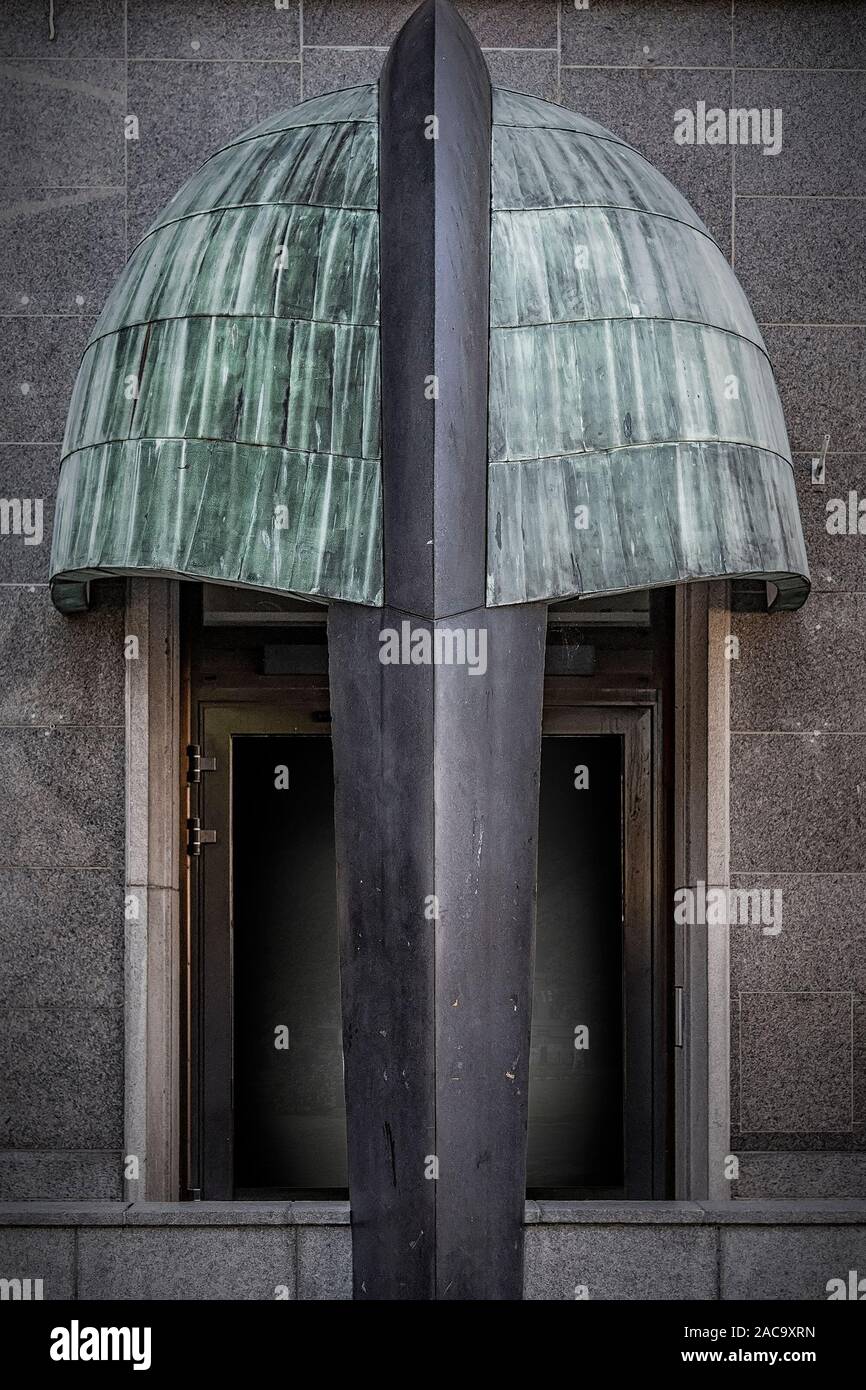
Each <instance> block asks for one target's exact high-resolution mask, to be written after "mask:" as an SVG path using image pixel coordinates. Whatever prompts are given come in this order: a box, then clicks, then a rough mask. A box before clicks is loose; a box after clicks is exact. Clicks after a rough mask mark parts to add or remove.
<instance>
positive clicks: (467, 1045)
mask: <svg viewBox="0 0 866 1390" xmlns="http://www.w3.org/2000/svg"><path fill="white" fill-rule="evenodd" d="M490 101H491V98H490V81H489V76H488V74H487V69H486V66H485V64H484V60H483V57H482V55H481V52H480V49H479V48H478V45H477V43H476V42H475V40H474V38H473V37H472V35H471V33H470V32H469V30H468V29H467V27H466V25H465V24H464V23H463V21H462V20H461V19H460V18H459V16H458V15H457V13H456V11H455V10H454V9H453V8H452V7H451V5H449V4H447V3H445V0H427V3H426V4H424V5H422V6H421V8H420V9H419V10H418V11H416V13H415V14H414V15H413V16H412V18H411V19H410V20H409V22H408V23H407V24H406V26H405V27H404V29H403V30H402V31H401V33H400V34H399V35H398V37H397V39H396V40H395V42H394V45H393V47H392V49H391V52H390V54H389V57H388V60H387V63H386V65H385V69H384V71H383V76H382V79H381V83H380V141H381V185H380V190H381V191H380V209H381V211H380V220H381V306H382V313H381V323H382V401H383V406H382V414H383V489H384V575H385V604H386V606H385V607H384V608H383V609H379V610H377V609H364V608H360V607H357V606H355V605H350V604H344V603H334V604H332V606H331V608H330V613H329V649H330V655H329V661H330V671H331V708H332V718H333V738H334V767H335V792H336V800H335V816H336V832H337V860H338V911H339V917H340V941H341V970H342V988H343V1040H344V1051H345V1061H346V1104H347V1122H348V1144H349V1189H350V1200H351V1205H352V1228H353V1258H354V1279H355V1297H356V1298H382V1299H435V1298H440V1299H514V1298H520V1297H521V1295H522V1282H523V1230H522V1224H523V1204H524V1193H525V1145H526V1119H527V1084H528V1075H529V1029H530V1005H531V982H532V938H533V911H534V893H535V859H536V834H537V820H538V776H539V765H540V729H541V693H542V684H543V668H544V637H545V620H546V606H545V605H534V606H520V607H512V608H499V609H486V608H485V607H484V602H485V574H486V562H485V557H486V514H487V361H488V335H489V315H488V284H489V241H490V122H491V112H490ZM434 118H435V119H434ZM392 634H393V635H392ZM383 641H384V642H389V641H390V643H391V644H393V643H395V642H396V651H395V652H391V653H390V654H391V655H392V656H394V655H396V657H397V660H396V662H394V663H393V664H392V663H390V662H385V661H383V659H382V658H383V657H384V656H386V655H388V652H387V649H386V648H384V647H383ZM437 642H440V643H442V649H441V650H440V651H439V652H438V656H437V651H436V644H437ZM425 643H426V644H428V645H429V647H430V650H429V652H427V653H426V654H425V652H424V650H423V647H424V644H425ZM448 655H450V656H451V658H452V659H451V660H450V661H449V660H448ZM455 656H456V658H457V659H456V660H455V659H454V657H455Z"/></svg>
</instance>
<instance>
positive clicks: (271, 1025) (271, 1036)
mask: <svg viewBox="0 0 866 1390" xmlns="http://www.w3.org/2000/svg"><path fill="white" fill-rule="evenodd" d="M200 709H201V740H202V747H203V752H204V753H205V755H206V756H207V757H209V758H212V759H213V760H214V762H215V765H216V766H215V769H214V770H213V771H211V772H206V773H204V774H203V777H202V783H201V800H200V803H199V809H200V812H201V816H202V824H203V826H206V827H207V828H208V829H213V830H214V831H215V833H216V840H215V842H214V843H212V844H208V845H207V846H206V847H205V848H204V850H203V853H202V855H201V858H200V859H199V860H197V861H196V869H195V881H196V883H197V889H196V901H197V903H198V908H197V912H198V921H199V928H198V936H197V938H196V940H197V946H196V949H195V963H194V973H195V977H196V978H197V980H198V1008H197V1012H196V1015H195V1017H196V1018H197V1020H198V1022H197V1025H196V1032H195V1039H196V1041H195V1050H196V1053H197V1056H198V1058H199V1061H198V1065H197V1073H198V1091H197V1097H198V1099H197V1114H198V1117H199V1118H198V1128H197V1129H196V1130H195V1131H194V1133H195V1135H196V1136H197V1137H196V1139H195V1143H196V1146H197V1147H196V1150H195V1152H196V1153H197V1154H198V1155H199V1157H198V1159H197V1167H196V1168H195V1169H194V1170H193V1171H196V1172H197V1173H198V1174H199V1180H198V1182H197V1183H195V1184H194V1185H195V1186H197V1187H198V1188H199V1189H200V1191H201V1194H202V1196H204V1197H212V1198H223V1199H225V1198H229V1197H232V1196H234V1197H249V1198H253V1197H263V1196H276V1197H280V1196H282V1197H287V1198H288V1197H297V1196H303V1195H308V1196H317V1197H320V1198H325V1197H337V1196H341V1195H345V1193H346V1182H347V1179H346V1136H345V1100H344V1091H343V1060H342V1040H341V1028H340V984H339V957H338V946H337V931H336V913H335V854H334V828H333V824H334V823H333V767H332V759H331V741H330V737H329V736H328V733H327V722H326V714H327V712H326V711H322V710H318V709H315V708H312V707H311V708H310V709H309V710H308V711H306V712H305V711H303V710H298V711H296V712H295V713H294V714H292V712H291V711H289V712H286V711H285V710H284V709H281V708H279V707H276V706H273V705H263V704H257V703H255V702H250V703H246V704H231V703H220V702H216V703H214V704H210V705H209V704H206V703H203V704H202V706H201V707H200ZM323 716H324V718H323ZM323 723H324V728H323ZM650 729H651V714H650V712H649V711H648V710H634V709H630V710H627V709H618V710H604V709H589V708H586V707H579V706H575V707H568V708H554V709H552V710H549V711H546V713H545V737H544V739H543V753H542V767H541V797H540V826H539V880H538V918H537V945H536V968H535V990H534V999H533V1024H532V1044H531V1055H530V1081H529V1135H528V1190H529V1192H530V1194H532V1195H538V1196H542V1195H544V1196H562V1197H579V1196H591V1195H613V1196H616V1195H619V1196H628V1197H651V1196H652V1195H653V1186H652V1184H653V1172H652V1143H653V1072H652V1067H653V1041H652V1015H653V997H652V991H653V971H652V881H653V875H652V869H651V854H652V850H651V846H652V816H651V810H650V806H651V795H650V787H651V762H652V759H651V733H650Z"/></svg>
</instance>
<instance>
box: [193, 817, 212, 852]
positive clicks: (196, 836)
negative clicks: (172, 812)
mask: <svg viewBox="0 0 866 1390" xmlns="http://www.w3.org/2000/svg"><path fill="white" fill-rule="evenodd" d="M216 837H217V835H216V831H215V830H202V828H201V820H200V819H199V817H198V816H189V817H188V819H187V822H186V852H187V854H188V855H190V857H191V858H196V857H197V856H198V855H199V854H201V847H202V845H213V844H216Z"/></svg>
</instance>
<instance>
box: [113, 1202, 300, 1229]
mask: <svg viewBox="0 0 866 1390" xmlns="http://www.w3.org/2000/svg"><path fill="white" fill-rule="evenodd" d="M126 1224H127V1225H129V1226H291V1225H292V1224H293V1222H292V1203H291V1202H133V1203H131V1205H130V1206H129V1207H128V1209H127V1212H126Z"/></svg>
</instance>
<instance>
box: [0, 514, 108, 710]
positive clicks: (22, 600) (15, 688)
mask: <svg viewBox="0 0 866 1390" xmlns="http://www.w3.org/2000/svg"><path fill="white" fill-rule="evenodd" d="M9 540H10V538H8V537H4V538H3V539H2V542H0V543H2V545H3V546H4V547H5V546H6V545H8V544H9ZM45 544H46V546H47V545H50V533H49V535H48V536H46V540H45ZM94 587H95V588H98V586H94ZM123 638H124V631H123V608H122V607H120V606H118V605H114V606H107V605H105V604H103V605H102V606H101V607H99V608H96V609H95V611H92V612H90V613H87V614H81V615H80V616H75V617H71V618H70V617H64V616H63V615H62V614H60V613H58V612H57V610H56V609H55V608H54V606H53V605H52V603H51V599H50V597H49V594H48V589H47V588H46V587H44V586H39V587H33V586H23V585H21V586H16V587H10V588H0V649H3V650H5V651H9V652H14V653H15V661H14V662H11V663H10V664H9V668H8V670H7V681H6V682H5V683H4V685H3V686H2V688H0V723H2V724H42V725H45V724H88V723H91V722H93V721H100V722H102V721H104V722H106V723H108V722H110V723H115V724H119V723H122V721H123V684H124V675H125V670H124V668H125V661H124V654H123V652H124V648H123Z"/></svg>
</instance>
